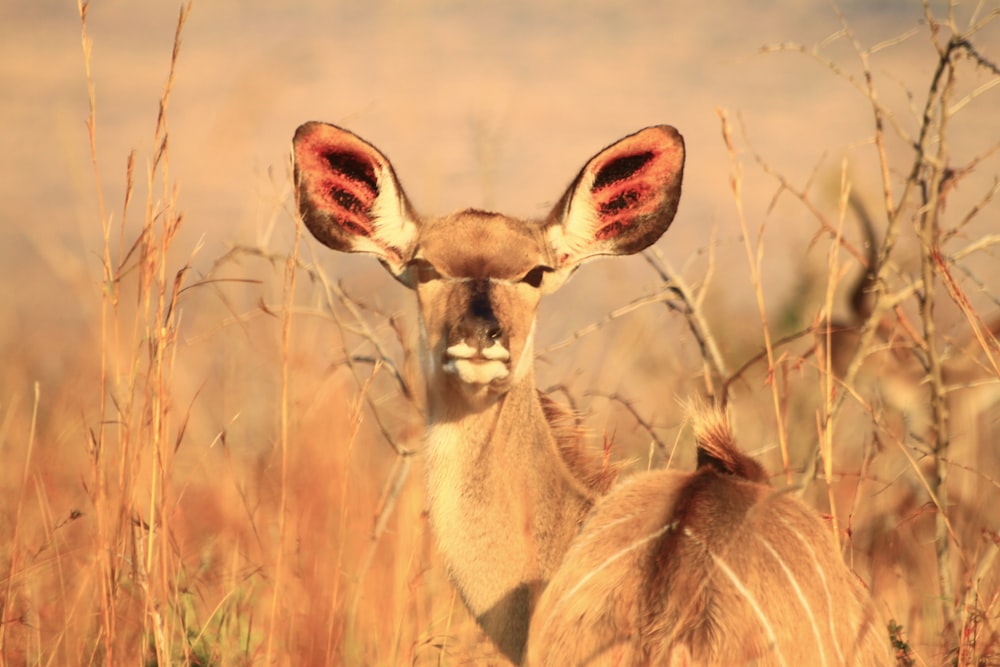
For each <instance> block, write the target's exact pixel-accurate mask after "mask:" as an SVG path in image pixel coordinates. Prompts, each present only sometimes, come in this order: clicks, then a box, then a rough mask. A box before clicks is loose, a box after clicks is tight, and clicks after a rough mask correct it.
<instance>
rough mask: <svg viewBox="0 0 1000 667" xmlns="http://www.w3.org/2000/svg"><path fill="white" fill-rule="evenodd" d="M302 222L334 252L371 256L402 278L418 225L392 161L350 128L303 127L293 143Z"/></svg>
mask: <svg viewBox="0 0 1000 667" xmlns="http://www.w3.org/2000/svg"><path fill="white" fill-rule="evenodd" d="M292 145H293V150H294V156H295V187H296V195H297V199H298V205H299V212H300V213H301V215H302V221H303V222H304V223H305V224H306V227H308V228H309V231H310V232H312V234H313V236H315V237H316V238H317V239H318V240H319V241H320V242H322V243H324V244H325V245H328V246H330V247H331V248H333V249H334V250H342V251H344V252H369V253H372V254H374V255H377V256H378V258H379V259H381V260H382V262H383V263H384V264H385V265H386V266H387V267H388V269H389V270H390V271H392V273H393V275H395V276H396V277H399V275H400V273H401V272H402V271H403V269H404V268H405V267H406V263H407V262H408V261H409V260H410V258H411V257H412V255H413V251H414V246H415V244H416V239H417V230H418V223H417V221H416V218H415V216H414V215H413V213H412V210H411V209H410V206H409V204H408V203H407V201H406V195H404V194H403V189H402V187H400V185H399V181H398V180H397V179H396V175H395V173H393V170H392V165H391V164H389V160H388V159H387V158H386V157H385V156H384V155H382V153H380V152H379V151H378V149H376V148H375V147H374V146H372V145H371V144H369V143H368V142H366V141H364V140H363V139H361V138H360V137H358V136H356V135H354V134H353V133H351V132H348V131H347V130H344V129H341V128H339V127H335V126H333V125H328V124H326V123H316V122H310V123H305V124H304V125H300V126H299V129H298V130H296V131H295V138H294V139H293V141H292Z"/></svg>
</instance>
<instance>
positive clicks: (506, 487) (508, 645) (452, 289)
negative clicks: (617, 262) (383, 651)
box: [294, 122, 888, 665]
mask: <svg viewBox="0 0 1000 667" xmlns="http://www.w3.org/2000/svg"><path fill="white" fill-rule="evenodd" d="M294 155H295V180H296V187H297V195H298V205H299V210H300V212H301V215H302V220H303V221H304V222H305V224H306V226H307V227H308V228H309V230H310V231H311V232H312V233H313V235H314V236H315V237H316V238H317V239H318V240H319V241H321V242H322V243H324V244H326V245H327V246H329V247H331V248H333V249H335V250H341V251H347V252H367V253H371V254H373V255H375V256H376V257H378V258H379V259H380V260H381V262H382V263H383V265H384V266H385V267H386V268H387V269H388V270H389V272H390V273H392V275H393V276H394V277H395V278H396V279H397V280H398V281H400V282H401V283H403V284H404V285H406V286H407V287H409V288H411V289H413V290H415V291H416V296H417V301H418V303H419V313H420V338H421V343H420V344H421V353H422V359H423V364H424V372H425V377H426V382H427V406H428V408H427V409H428V415H427V424H428V425H427V431H426V435H425V443H426V457H427V462H426V470H427V480H426V482H427V494H428V501H429V510H430V518H431V523H432V526H433V530H434V534H435V537H436V540H437V545H438V548H439V550H440V552H441V554H442V556H443V557H444V560H445V563H446V565H447V567H448V571H449V573H450V575H451V578H452V580H453V581H454V583H455V585H456V586H457V588H458V590H459V591H460V593H461V595H462V599H463V600H464V601H465V604H466V605H467V606H468V608H469V609H470V610H471V612H472V613H473V614H474V615H475V617H476V619H477V621H478V622H479V624H480V625H481V627H482V628H483V630H484V631H485V633H486V634H487V635H488V636H489V638H490V639H491V640H492V641H493V642H494V644H495V645H496V646H497V647H498V648H499V649H500V651H502V652H503V653H504V654H505V655H506V656H507V657H508V658H509V659H510V660H512V661H513V662H515V663H521V662H525V661H528V662H530V663H531V664H537V665H569V664H602V663H605V662H611V663H614V664H645V663H649V662H653V663H657V664H663V663H664V662H667V663H669V662H671V661H674V662H675V663H676V664H680V663H681V662H686V663H689V664H690V663H698V664H710V663H717V664H748V663H750V664H754V663H755V664H775V665H780V664H785V665H802V664H851V665H854V664H862V663H866V664H883V663H886V662H888V659H887V658H888V652H887V649H886V648H884V647H882V645H881V644H882V643H881V642H880V641H879V640H878V635H881V632H880V631H879V630H878V628H875V627H874V626H873V616H874V614H873V613H872V611H871V609H872V607H871V604H870V603H869V602H867V601H866V596H865V594H864V591H863V590H862V589H861V587H860V585H859V584H858V583H857V581H856V580H855V578H854V576H853V575H852V574H851V573H850V571H848V569H847V567H846V566H845V565H844V563H843V562H842V561H841V560H840V557H839V554H837V553H836V551H835V549H834V546H833V541H832V538H831V536H830V535H829V534H828V531H827V529H826V527H825V526H824V525H823V524H822V522H821V521H820V520H819V519H818V518H817V517H816V515H815V514H814V513H813V512H812V511H810V510H809V509H808V508H806V507H805V506H804V505H802V504H800V503H799V502H797V501H796V500H794V499H793V498H792V497H791V496H789V495H787V494H780V493H776V492H774V491H773V490H771V489H769V488H768V487H767V486H766V483H765V477H764V475H763V472H762V470H761V469H760V467H759V466H758V465H757V464H756V463H755V462H754V461H752V460H751V459H749V458H747V457H745V456H744V455H742V454H740V453H739V452H738V450H737V449H736V448H735V446H734V445H733V444H732V442H731V439H730V438H729V436H728V430H727V427H726V426H725V425H724V422H718V423H716V422H713V421H712V419H711V418H709V419H707V420H703V421H704V423H705V424H710V426H708V427H702V431H701V433H702V435H701V436H699V438H700V440H699V442H700V451H701V456H700V460H701V461H702V462H703V463H704V465H703V466H702V467H701V468H699V470H698V471H697V472H695V473H690V474H683V473H678V472H671V471H658V472H652V473H644V474H639V475H636V476H634V477H633V478H631V479H630V480H628V481H626V482H623V483H622V484H620V485H619V486H617V487H616V488H615V489H614V490H611V491H610V492H609V488H610V487H611V484H612V482H613V481H614V476H615V472H614V471H613V470H608V469H607V467H606V466H605V465H604V464H603V460H602V457H601V456H599V455H597V454H593V453H590V452H589V451H588V450H587V449H586V448H585V447H584V446H583V444H582V442H581V440H580V435H579V433H578V432H577V430H576V428H575V421H574V419H573V417H572V416H571V415H569V414H568V413H567V412H566V411H564V410H563V409H561V408H560V407H559V406H557V405H556V404H555V403H554V402H552V401H551V400H549V399H547V398H545V397H544V396H543V395H540V394H539V392H538V390H537V389H536V387H535V379H534V361H533V356H534V353H533V341H534V332H535V314H536V310H537V306H538V301H539V298H540V297H541V295H542V294H545V293H548V292H552V291H554V290H555V289H557V288H558V287H559V286H560V285H561V284H562V283H563V282H564V281H565V280H566V278H568V277H569V275H570V274H571V273H572V272H573V271H574V270H575V269H576V268H577V267H578V266H579V265H580V263H581V262H583V261H584V260H587V259H589V258H591V257H595V256H598V255H626V254H632V253H636V252H639V251H640V250H642V249H644V248H646V247H647V246H649V245H650V244H652V243H653V242H655V241H656V240H657V239H658V238H660V236H661V235H662V234H663V232H664V231H666V229H667V227H668V226H669V225H670V222H671V221H672V220H673V217H674V213H675V212H676V210H677V203H678V200H679V199H680V194H681V176H682V173H683V167H684V143H683V140H682V138H681V136H680V134H678V132H677V131H676V130H675V129H674V128H672V127H668V126H657V127H649V128H646V129H644V130H641V131H640V132H637V133H635V134H632V135H630V136H627V137H625V138H624V139H621V140H620V141H618V142H617V143H615V144H613V145H611V146H609V147H608V148H605V149H604V150H603V151H601V152H600V153H598V154H597V155H596V156H594V157H593V158H591V160H590V161H589V162H587V164H586V165H585V166H584V168H583V170H582V171H581V172H580V173H579V175H578V176H577V177H576V179H575V180H574V181H573V183H572V184H571V185H570V187H569V189H568V190H567V191H566V193H565V194H564V195H563V196H562V198H561V199H560V200H559V202H558V203H557V204H556V206H555V208H554V209H553V211H552V213H551V214H550V215H549V216H548V217H547V218H546V219H544V220H542V221H540V222H528V221H523V220H518V219H514V218H510V217H507V216H504V215H500V214H497V213H490V212H485V211H478V210H465V211H461V212H458V213H454V214H452V215H448V216H445V217H440V218H423V217H420V216H418V215H417V214H416V213H415V211H414V209H413V208H412V207H411V205H410V203H409V201H408V200H407V199H406V196H405V195H404V193H403V189H402V187H401V186H400V184H399V181H398V180H397V179H396V175H395V173H394V172H393V169H392V166H391V165H390V164H389V161H388V159H387V158H386V157H385V156H384V155H382V153H380V152H379V151H378V150H377V149H376V148H374V147H373V146H372V145H370V144H368V143H367V142H365V141H364V140H362V139H360V138H359V137H357V136H355V135H354V134H352V133H350V132H348V131H346V130H343V129H340V128H337V127H334V126H332V125H327V124H323V123H316V122H312V123H306V124H304V125H302V126H301V127H299V129H298V131H297V132H296V133H295V139H294ZM711 424H714V426H711ZM605 494H607V495H605ZM803 656H807V657H806V658H803Z"/></svg>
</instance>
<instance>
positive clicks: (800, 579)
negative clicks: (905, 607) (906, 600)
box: [528, 412, 893, 667]
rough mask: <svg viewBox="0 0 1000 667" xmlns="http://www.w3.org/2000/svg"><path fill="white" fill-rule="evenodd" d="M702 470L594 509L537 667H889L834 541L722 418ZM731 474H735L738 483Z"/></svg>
mask: <svg viewBox="0 0 1000 667" xmlns="http://www.w3.org/2000/svg"><path fill="white" fill-rule="evenodd" d="M696 435H697V437H698V440H699V449H700V450H701V452H700V453H701V457H700V458H702V460H704V461H705V462H706V463H705V464H704V465H702V466H701V467H699V469H698V470H697V471H695V472H692V473H682V472H676V471H667V470H663V471H654V472H649V473H643V474H639V475H636V476H635V477H633V478H631V479H629V480H626V481H624V482H622V483H621V484H619V485H618V486H617V487H616V488H614V489H613V490H612V491H611V492H610V493H609V494H608V495H607V496H605V497H604V498H603V499H601V501H600V502H599V503H598V504H597V505H596V507H595V508H594V511H593V512H592V513H591V514H590V516H589V517H588V518H587V521H586V523H585V524H584V527H583V529H582V531H581V533H580V535H579V536H578V537H577V539H576V540H574V542H573V545H572V546H571V547H570V550H569V552H568V553H567V554H566V556H565V558H564V560H563V565H562V567H561V568H560V569H559V571H558V572H557V573H556V576H555V577H554V578H553V579H552V581H551V582H550V583H549V586H548V588H547V589H546V590H545V592H544V593H543V594H542V597H541V599H540V601H539V604H538V608H537V609H536V612H535V616H534V618H533V619H532V623H531V631H530V640H529V646H528V663H529V664H531V665H720V666H721V665H725V666H729V665H787V666H789V667H791V666H798V665H810V666H812V665H817V666H819V665H849V666H852V667H853V666H855V665H891V664H893V659H892V655H891V652H890V648H889V642H888V639H887V631H886V626H885V624H884V623H883V622H882V620H881V618H880V617H879V615H878V614H877V613H876V611H875V609H874V607H873V605H872V603H871V601H870V600H869V599H868V595H867V592H866V591H865V590H864V588H863V586H862V585H861V584H860V582H859V581H858V580H857V578H856V577H855V576H854V575H853V574H852V573H851V572H850V570H849V569H848V568H847V567H846V565H845V564H844V562H843V560H842V559H841V556H840V554H839V553H838V552H837V550H836V548H835V546H834V541H833V537H832V535H831V533H830V530H829V528H828V527H827V526H826V525H825V524H824V523H823V522H822V521H821V520H820V519H819V517H817V516H816V513H815V512H814V511H813V510H812V509H810V508H809V507H807V506H806V505H804V504H803V503H801V502H800V501H798V500H797V499H796V498H795V497H793V496H792V495H790V494H783V493H780V492H777V491H775V490H774V489H772V488H771V487H770V486H769V485H767V484H766V483H764V482H763V481H762V480H761V474H762V472H763V470H762V469H761V468H760V467H759V465H758V464H756V462H754V461H753V460H752V459H750V458H749V457H747V456H746V455H744V454H742V453H741V452H739V450H737V449H736V447H735V444H734V441H733V438H732V435H731V433H730V431H729V428H728V425H727V423H726V421H725V419H724V418H722V417H721V416H719V415H717V414H713V413H705V412H702V413H701V414H700V415H698V416H697V417H696ZM734 473H735V474H734Z"/></svg>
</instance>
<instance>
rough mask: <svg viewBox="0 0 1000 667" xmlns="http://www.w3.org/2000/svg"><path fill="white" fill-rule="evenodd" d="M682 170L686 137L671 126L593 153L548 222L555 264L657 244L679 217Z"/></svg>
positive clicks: (638, 134) (561, 266) (569, 264)
mask: <svg viewBox="0 0 1000 667" xmlns="http://www.w3.org/2000/svg"><path fill="white" fill-rule="evenodd" d="M683 174H684V139H683V138H682V137H681V135H680V133H679V132H677V130H675V129H674V128H672V127H670V126H669V125H657V126H655V127H647V128H646V129H644V130H640V131H639V132H636V133H635V134H631V135H629V136H627V137H625V138H624V139H621V140H620V141H618V142H617V143H614V144H612V145H611V146H608V147H607V148H605V149H604V150H603V151H601V152H600V153H598V154H597V155H595V156H594V157H592V158H591V159H590V161H589V162H588V163H587V164H586V166H584V168H583V170H582V171H581V172H580V174H579V175H578V176H577V177H576V180H574V181H573V183H572V185H570V187H569V189H568V190H567V191H566V194H564V195H563V197H562V199H561V200H560V201H559V203H558V204H556V207H555V209H553V211H552V213H551V215H550V217H549V220H548V222H547V225H548V226H547V229H546V234H547V236H548V240H549V243H550V244H551V246H552V249H553V251H554V253H555V260H556V264H557V265H556V266H554V267H553V268H554V269H556V270H557V271H558V270H561V269H572V268H574V267H575V266H576V265H577V264H579V263H580V262H582V261H583V260H585V259H587V258H588V257H593V256H595V255H629V254H632V253H636V252H639V251H640V250H642V249H643V248H646V247H647V246H649V245H652V244H653V243H654V242H656V240H657V239H658V238H660V236H661V235H662V234H663V232H665V231H666V230H667V227H669V226H670V222H671V221H672V220H673V219H674V214H675V213H676V212H677V202H678V201H679V200H680V197H681V180H682V176H683Z"/></svg>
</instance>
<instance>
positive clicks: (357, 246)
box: [294, 122, 684, 411]
mask: <svg viewBox="0 0 1000 667" xmlns="http://www.w3.org/2000/svg"><path fill="white" fill-rule="evenodd" d="M294 159H295V183H296V188H297V196H298V206H299V211H300V212H301V215H302V220H303V221H304V222H305V225H306V227H308V228H309V230H310V231H311V232H312V234H313V235H314V236H315V237H316V238H317V239H318V240H319V241H321V242H322V243H324V244H325V245H327V246H329V247H331V248H333V249H334V250H341V251H346V252H366V253H371V254H373V255H375V256H376V257H378V258H379V260H381V262H382V264H383V265H384V266H385V267H386V268H387V269H388V270H389V272H390V273H392V275H393V276H395V277H396V279H397V280H399V281H400V282H401V283H403V284H404V285H406V286H407V287H410V288H411V289H414V290H416V292H417V298H418V301H419V310H420V319H421V335H422V343H423V350H422V352H423V354H424V362H425V371H426V372H427V384H428V388H429V391H430V394H431V396H430V398H431V401H430V402H431V409H432V411H433V410H435V405H436V406H437V409H441V410H456V409H457V410H460V411H462V410H470V409H471V410H476V409H479V408H481V407H482V406H483V405H486V404H488V403H489V402H491V401H493V400H495V399H496V397H497V396H500V395H502V394H504V393H505V392H507V391H509V390H510V388H511V387H512V386H515V385H517V384H519V383H521V382H522V381H523V380H525V379H526V378H528V377H530V375H531V373H532V356H533V352H532V340H533V335H534V322H535V312H536V309H537V306H538V300H539V298H540V296H541V295H542V294H543V293H547V292H551V291H554V290H555V289H557V288H558V287H559V286H560V285H561V284H562V283H563V281H565V280H566V278H567V277H568V276H569V275H570V274H571V273H572V272H573V271H574V270H575V269H576V268H577V266H579V265H580V263H581V262H583V261H584V260H586V259H588V258H590V257H595V256H598V255H622V254H631V253H635V252H638V251H640V250H642V249H643V248H646V247H647V246H649V245H650V244H652V243H653V242H655V241H656V240H657V239H658V238H659V237H660V235H661V234H663V232H664V231H665V230H666V229H667V227H668V226H669V225H670V222H671V221H672V219H673V217H674V213H675V212H676V210H677V203H678V200H679V198H680V193H681V177H682V172H683V166H684V143H683V140H682V138H681V136H680V134H678V132H677V131H676V130H675V129H674V128H672V127H669V126H656V127H649V128H646V129H644V130H641V131H639V132H637V133H635V134H632V135H630V136H628V137H625V138H624V139H621V140H620V141H618V142H617V143H615V144H613V145H611V146H609V147H607V148H605V149H604V150H603V151H601V152H600V153H598V154H597V155H596V156H594V157H593V158H591V159H590V161H589V162H587V164H586V165H585V166H584V167H583V169H582V170H581V171H580V173H579V175H578V176H577V177H576V179H575V180H574V181H573V183H572V184H571V185H570V187H569V189H568V190H567V191H566V193H565V194H564V195H563V196H562V198H561V199H560V200H559V202H558V203H557V204H556V206H555V207H554V209H553V211H552V212H551V213H550V214H549V216H548V217H547V218H545V219H544V220H542V221H540V222H526V221H523V220H518V219H515V218H510V217H507V216H504V215H500V214H497V213H488V212H483V211H477V210H466V211H461V212H458V213H454V214H452V215H448V216H445V217H440V218H426V219H425V218H421V217H419V216H417V215H416V214H415V212H414V210H413V208H412V207H411V206H410V203H409V202H408V200H407V198H406V196H405V194H404V193H403V188H402V187H401V186H400V183H399V181H398V180H397V178H396V175H395V173H394V172H393V169H392V165H390V163H389V160H388V159H387V158H386V157H385V156H384V155H383V154H382V153H381V152H379V151H378V150H377V149H376V148H375V147H374V146H372V145H371V144H369V143H367V142H365V141H364V140H362V139H361V138H359V137H357V136H356V135H354V134H352V133H351V132H349V131H347V130H344V129H341V128H339V127H335V126H333V125H328V124H324V123H318V122H310V123H306V124H304V125H302V126H300V127H299V128H298V130H297V131H296V133H295V139H294ZM532 385H533V382H532ZM533 390H534V388H533V386H532V391H533Z"/></svg>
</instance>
